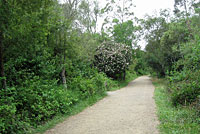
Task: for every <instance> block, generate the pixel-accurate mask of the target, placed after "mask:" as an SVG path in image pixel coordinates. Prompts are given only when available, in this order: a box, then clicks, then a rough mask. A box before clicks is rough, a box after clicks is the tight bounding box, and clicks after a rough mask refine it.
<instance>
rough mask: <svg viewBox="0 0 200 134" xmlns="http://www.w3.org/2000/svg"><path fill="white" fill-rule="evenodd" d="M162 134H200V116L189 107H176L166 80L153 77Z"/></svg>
mask: <svg viewBox="0 0 200 134" xmlns="http://www.w3.org/2000/svg"><path fill="white" fill-rule="evenodd" d="M153 84H154V85H155V86H156V89H155V101H156V105H157V114H158V117H159V120H160V125H159V129H160V133H161V134H199V133H200V124H199V122H198V120H199V118H198V116H197V115H196V112H195V110H193V109H192V108H189V107H174V106H173V105H172V103H171V101H170V98H169V95H168V93H167V89H166V80H164V79H155V78H154V79H153Z"/></svg>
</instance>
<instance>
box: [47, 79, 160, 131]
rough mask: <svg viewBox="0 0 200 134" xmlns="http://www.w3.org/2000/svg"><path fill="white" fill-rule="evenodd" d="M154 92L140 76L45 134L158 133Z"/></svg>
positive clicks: (148, 83)
mask: <svg viewBox="0 0 200 134" xmlns="http://www.w3.org/2000/svg"><path fill="white" fill-rule="evenodd" d="M154 89H155V88H154V86H153V85H152V82H151V80H150V78H149V77H148V76H142V77H139V78H137V79H136V80H134V81H132V82H130V83H129V85H128V86H126V87H125V88H122V89H120V90H117V91H113V92H108V96H107V97H105V98H104V99H102V100H101V101H99V102H98V103H96V104H95V105H93V106H91V107H89V108H87V109H85V110H84V111H83V112H81V113H79V114H77V115H74V116H71V117H69V118H68V119H66V120H65V121H64V122H62V123H60V124H58V125H57V126H55V127H54V128H52V129H50V130H48V131H46V133H45V134H159V132H158V129H157V125H158V124H159V122H158V119H157V117H156V106H155V102H154V99H153V95H154Z"/></svg>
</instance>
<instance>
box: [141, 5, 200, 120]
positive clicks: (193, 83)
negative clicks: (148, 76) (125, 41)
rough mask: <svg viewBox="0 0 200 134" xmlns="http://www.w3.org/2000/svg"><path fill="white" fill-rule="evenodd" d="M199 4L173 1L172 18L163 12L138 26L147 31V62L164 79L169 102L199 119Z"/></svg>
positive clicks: (166, 12)
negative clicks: (190, 110)
mask: <svg viewBox="0 0 200 134" xmlns="http://www.w3.org/2000/svg"><path fill="white" fill-rule="evenodd" d="M184 5H188V7H187V6H184ZM199 5H200V3H199V2H194V1H175V9H176V10H175V14H174V15H175V17H170V16H169V14H170V13H169V12H168V11H167V10H163V11H161V12H160V16H147V18H146V20H143V21H141V24H142V25H143V28H144V30H145V31H148V32H147V33H148V34H146V36H145V38H146V40H147V42H148V44H147V46H146V53H147V54H146V60H147V63H148V65H149V66H151V68H152V69H153V70H154V71H155V72H156V73H157V76H158V77H166V78H167V79H168V81H169V83H168V93H169V96H170V98H171V101H172V103H173V104H174V105H175V106H178V105H181V106H183V105H184V106H192V107H194V108H195V109H196V111H197V114H198V115H199V116H200V113H199V111H200V107H199V104H200V101H199V97H200V68H199V67H200V33H199V31H200V25H199V24H200V23H199V22H200V14H199ZM182 7H184V8H182ZM187 8H189V9H190V10H187ZM182 9H184V10H182ZM181 11H182V12H181ZM189 11H190V12H189Z"/></svg>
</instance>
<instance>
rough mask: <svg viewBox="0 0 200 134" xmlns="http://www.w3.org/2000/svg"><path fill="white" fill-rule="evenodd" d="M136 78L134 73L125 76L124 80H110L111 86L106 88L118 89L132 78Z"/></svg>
mask: <svg viewBox="0 0 200 134" xmlns="http://www.w3.org/2000/svg"><path fill="white" fill-rule="evenodd" d="M136 78H138V76H137V75H136V74H130V75H129V76H127V78H126V80H121V81H116V80H115V81H112V82H113V83H112V84H111V85H112V87H111V88H109V89H108V91H115V90H119V89H121V88H123V87H126V86H127V85H128V83H129V82H131V81H133V80H134V79H136Z"/></svg>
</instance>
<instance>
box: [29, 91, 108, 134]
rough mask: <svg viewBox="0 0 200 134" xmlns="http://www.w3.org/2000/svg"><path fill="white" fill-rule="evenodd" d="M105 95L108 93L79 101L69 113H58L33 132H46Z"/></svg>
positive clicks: (37, 133) (39, 133) (40, 133)
mask: <svg viewBox="0 0 200 134" xmlns="http://www.w3.org/2000/svg"><path fill="white" fill-rule="evenodd" d="M105 96H106V93H105V94H103V95H96V96H92V97H90V98H88V99H86V100H83V101H80V102H79V103H77V104H76V105H74V106H72V107H71V109H70V111H69V113H68V114H65V115H63V114H62V115H58V116H56V117H54V118H53V119H52V120H50V121H48V122H46V123H45V124H43V125H41V126H39V127H38V128H37V129H35V130H34V131H33V132H32V133H33V134H42V133H44V132H45V131H46V130H48V129H51V128H53V127H54V126H55V125H56V124H58V123H61V122H63V121H64V120H66V118H68V117H69V116H72V115H75V114H77V113H80V112H81V111H83V110H84V109H85V108H87V107H88V106H91V105H93V104H95V103H96V102H97V101H99V100H101V99H103V98H104V97H105Z"/></svg>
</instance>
